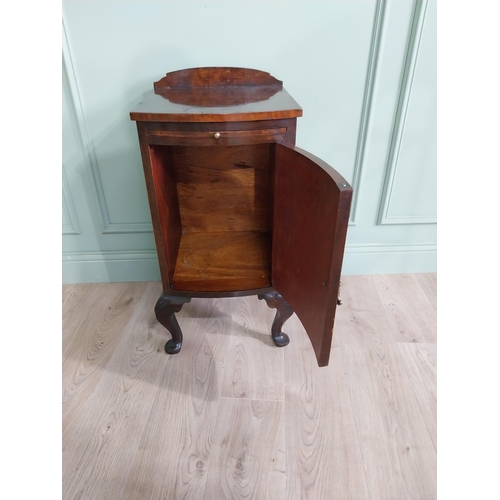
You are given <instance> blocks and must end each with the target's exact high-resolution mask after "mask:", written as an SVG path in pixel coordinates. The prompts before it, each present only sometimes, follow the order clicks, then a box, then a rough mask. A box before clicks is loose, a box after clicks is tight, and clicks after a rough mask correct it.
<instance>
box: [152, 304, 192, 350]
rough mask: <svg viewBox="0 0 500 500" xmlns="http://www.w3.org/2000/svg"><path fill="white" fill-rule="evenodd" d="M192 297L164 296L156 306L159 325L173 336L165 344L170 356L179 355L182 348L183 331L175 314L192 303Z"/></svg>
mask: <svg viewBox="0 0 500 500" xmlns="http://www.w3.org/2000/svg"><path fill="white" fill-rule="evenodd" d="M190 301H191V298H190V297H175V296H173V295H162V296H161V297H160V298H159V299H158V302H156V306H155V315H156V319H157V320H158V323H160V324H161V325H163V326H164V327H165V328H166V329H167V330H168V331H169V332H170V333H171V335H172V338H171V339H170V340H169V341H168V342H167V343H166V344H165V351H166V352H167V353H168V354H177V353H178V352H179V351H180V350H181V347H182V331H181V329H180V327H179V323H177V318H176V317H175V313H176V312H179V311H180V310H181V309H182V306H183V305H184V304H186V303H187V302H190Z"/></svg>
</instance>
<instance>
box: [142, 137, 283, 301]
mask: <svg viewBox="0 0 500 500" xmlns="http://www.w3.org/2000/svg"><path fill="white" fill-rule="evenodd" d="M149 147H150V159H151V166H152V173H153V182H154V184H155V190H156V198H157V199H156V201H157V206H158V217H159V222H160V227H161V238H162V241H161V243H162V244H163V248H164V250H165V254H166V261H167V266H168V276H169V281H170V287H171V288H172V289H174V290H180V291H182V290H184V291H200V292H205V291H218V292H223V291H236V290H250V289H257V288H263V287H268V286H271V233H272V188H271V179H272V171H273V158H274V145H273V144H257V145H255V144H254V145H249V146H227V147H224V146H215V147H212V146H199V147H195V146H163V145H150V146H149Z"/></svg>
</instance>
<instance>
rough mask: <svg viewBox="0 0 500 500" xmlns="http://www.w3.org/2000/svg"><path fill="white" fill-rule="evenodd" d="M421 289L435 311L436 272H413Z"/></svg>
mask: <svg viewBox="0 0 500 500" xmlns="http://www.w3.org/2000/svg"><path fill="white" fill-rule="evenodd" d="M415 277H416V278H417V281H418V282H419V284H420V286H421V287H422V290H423V291H424V293H425V296H426V297H427V300H428V301H429V303H430V305H431V306H432V307H433V309H434V311H436V312H437V274H436V273H418V274H415Z"/></svg>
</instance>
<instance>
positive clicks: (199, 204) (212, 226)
mask: <svg viewBox="0 0 500 500" xmlns="http://www.w3.org/2000/svg"><path fill="white" fill-rule="evenodd" d="M130 115H131V119H132V120H135V121H136V122H137V129H138V133H139V142H140V147H141V153H142V161H143V167H144V173H145V178H146V185H147V190H148V197H149V204H150V209H151V217H152V221H153V228H154V234H155V241H156V248H157V251H158V259H159V264H160V271H161V278H162V283H163V294H162V296H161V297H160V298H159V299H158V302H157V304H156V307H155V313H156V317H157V319H158V321H159V322H160V323H161V324H162V325H163V326H165V327H166V328H167V329H168V330H169V331H170V333H171V334H172V339H171V340H169V341H168V342H167V344H166V346H165V350H166V351H167V352H168V353H170V354H175V353H177V352H179V351H180V349H181V346H182V332H181V330H180V328H179V325H178V323H177V320H176V318H175V313H176V312H178V311H180V309H181V308H182V306H183V304H184V303H186V302H189V301H190V300H191V298H192V297H236V296H242V295H257V296H258V297H259V298H260V299H264V300H266V302H267V304H268V305H269V307H272V308H276V318H275V320H274V323H273V325H272V327H271V333H272V336H273V340H274V342H275V344H276V345H277V346H284V345H287V344H288V342H289V339H288V336H287V335H286V334H285V333H283V332H282V327H283V324H284V322H285V321H286V320H287V319H288V318H289V317H290V316H291V315H292V314H293V312H295V313H296V314H297V316H298V317H299V319H300V320H301V322H302V324H303V325H304V328H305V330H306V331H307V334H308V335H309V338H310V339H311V342H312V345H313V347H314V351H315V353H316V357H317V360H318V364H319V366H325V365H327V364H328V359H329V354H330V346H331V340H332V331H333V323H334V318H335V310H336V307H337V297H338V292H339V285H340V271H341V266H342V258H343V253H344V245H345V238H346V232H347V225H348V218H349V209H350V203H351V197H352V188H351V187H350V186H349V184H348V183H347V181H346V180H345V179H344V178H343V177H342V176H341V175H340V174H339V173H338V172H336V171H335V170H334V169H333V168H332V167H330V166H329V165H327V164H326V163H324V162H323V161H321V160H320V159H318V158H316V157H314V156H313V155H311V154H310V153H308V152H306V151H303V150H301V149H299V148H298V147H296V146H295V145H294V144H295V130H296V119H297V117H299V116H301V115H302V109H301V108H300V106H299V105H298V104H297V103H296V102H295V101H294V100H293V99H292V97H291V96H290V95H289V94H288V92H286V90H285V89H284V88H283V86H282V82H280V81H279V80H276V79H275V78H274V77H272V76H271V75H270V74H269V73H265V72H262V71H256V70H250V69H243V68H194V69H187V70H182V71H175V72H172V73H169V74H167V75H166V76H165V77H164V78H162V79H161V80H160V81H158V82H156V83H155V84H154V91H152V92H150V93H149V94H148V95H146V96H145V98H144V100H143V102H141V103H140V104H139V105H138V106H137V108H136V109H135V110H134V111H132V112H131V114H130Z"/></svg>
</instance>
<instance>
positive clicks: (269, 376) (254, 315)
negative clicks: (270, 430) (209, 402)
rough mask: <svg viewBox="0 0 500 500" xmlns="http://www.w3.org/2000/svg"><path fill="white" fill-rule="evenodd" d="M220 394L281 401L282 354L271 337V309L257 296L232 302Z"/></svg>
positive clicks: (282, 398)
mask: <svg viewBox="0 0 500 500" xmlns="http://www.w3.org/2000/svg"><path fill="white" fill-rule="evenodd" d="M232 306H233V307H232V319H233V320H232V323H231V335H230V336H229V339H228V343H227V352H226V356H225V360H224V374H223V377H222V385H221V396H223V397H233V398H247V399H263V400H279V401H284V399H285V392H284V375H283V363H284V361H283V354H284V349H277V348H276V346H275V345H274V343H273V341H272V337H271V330H270V328H271V324H272V322H273V319H274V314H275V312H274V311H273V310H271V309H269V308H268V307H267V306H266V304H265V303H264V302H263V301H260V300H257V297H245V298H242V299H240V300H235V301H234V302H232Z"/></svg>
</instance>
